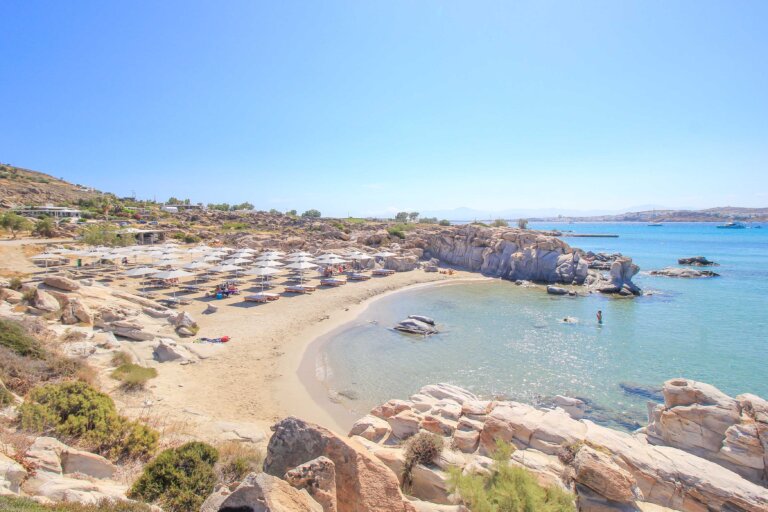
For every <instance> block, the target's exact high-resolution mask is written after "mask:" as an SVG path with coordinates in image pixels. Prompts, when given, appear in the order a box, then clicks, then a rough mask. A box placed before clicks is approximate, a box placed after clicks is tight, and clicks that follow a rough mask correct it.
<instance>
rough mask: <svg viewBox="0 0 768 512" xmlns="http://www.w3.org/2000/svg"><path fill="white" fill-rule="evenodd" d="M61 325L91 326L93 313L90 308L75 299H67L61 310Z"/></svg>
mask: <svg viewBox="0 0 768 512" xmlns="http://www.w3.org/2000/svg"><path fill="white" fill-rule="evenodd" d="M61 323H63V324H66V325H72V324H76V323H84V324H92V323H93V313H91V310H90V308H89V307H88V306H87V305H86V304H85V302H83V301H82V300H80V299H79V298H77V297H68V298H67V301H66V303H65V304H64V306H63V307H62V308H61Z"/></svg>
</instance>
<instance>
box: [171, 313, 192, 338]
mask: <svg viewBox="0 0 768 512" xmlns="http://www.w3.org/2000/svg"><path fill="white" fill-rule="evenodd" d="M168 321H169V322H170V323H171V324H172V325H173V326H174V327H175V328H176V333H177V334H179V335H180V336H194V335H195V334H197V331H198V330H199V327H198V325H197V322H195V320H194V319H193V318H192V316H191V315H190V314H189V313H187V312H186V311H180V312H179V314H177V315H175V316H170V317H168Z"/></svg>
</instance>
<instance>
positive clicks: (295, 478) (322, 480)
mask: <svg viewBox="0 0 768 512" xmlns="http://www.w3.org/2000/svg"><path fill="white" fill-rule="evenodd" d="M285 479H286V481H287V482H288V483H289V484H291V485H292V486H294V487H295V488H297V489H306V490H307V492H308V493H309V495H310V496H312V498H314V499H315V501H317V502H318V503H319V504H320V506H322V507H323V512H336V508H337V507H336V465H335V464H334V463H333V461H332V460H331V459H329V458H327V457H323V456H320V457H318V458H316V459H313V460H311V461H309V462H305V463H304V464H302V465H301V466H296V467H295V468H293V469H292V470H290V471H288V472H287V473H286V474H285Z"/></svg>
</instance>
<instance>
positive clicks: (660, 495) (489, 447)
mask: <svg viewBox="0 0 768 512" xmlns="http://www.w3.org/2000/svg"><path fill="white" fill-rule="evenodd" d="M663 396H664V404H662V405H655V404H651V405H649V409H650V410H649V414H650V422H649V424H648V426H647V427H645V428H643V429H640V430H639V431H637V432H635V433H632V434H628V433H624V432H619V431H615V430H611V429H608V428H606V427H602V426H600V425H597V424H595V423H593V422H591V421H588V420H577V419H574V418H573V417H571V415H569V414H568V412H566V410H567V409H568V407H567V404H565V408H562V407H561V408H555V409H551V410H542V409H536V408H534V407H532V406H529V405H526V404H522V403H518V402H503V401H501V402H497V401H488V400H480V399H478V397H477V396H475V395H474V394H472V393H470V392H468V391H466V390H464V389H461V388H457V387H455V386H451V385H447V384H439V385H430V386H425V387H424V388H422V389H421V390H420V391H419V393H417V394H415V395H413V396H411V397H410V399H408V400H390V401H389V402H386V403H385V404H382V405H380V406H378V407H376V408H375V409H373V410H372V411H371V412H370V414H368V415H367V416H365V417H363V418H361V419H360V420H359V421H358V422H357V423H356V424H355V425H354V426H353V427H352V429H351V431H350V436H351V438H352V439H353V440H355V441H357V442H358V443H360V444H361V445H362V446H365V447H366V449H367V450H368V451H369V452H370V453H372V454H373V455H374V456H375V457H376V458H377V459H379V460H380V461H381V462H383V463H384V464H385V465H386V466H387V467H388V468H390V469H391V470H392V472H393V473H394V474H395V475H400V474H401V473H402V468H403V464H404V452H403V449H402V443H403V442H404V441H406V440H407V439H409V438H410V437H412V436H414V435H416V434H417V433H418V432H420V431H428V432H432V433H435V434H437V435H439V436H441V437H444V438H445V440H446V443H445V446H447V447H450V448H446V449H444V450H443V452H442V453H441V455H440V457H439V458H438V459H437V460H435V462H434V464H429V465H420V466H418V467H417V468H416V469H415V470H414V471H413V485H412V487H411V494H412V495H413V496H414V497H416V498H419V499H422V500H426V501H431V502H435V503H441V504H451V503H456V502H457V496H455V495H452V494H451V493H450V491H449V486H448V472H447V470H448V469H449V468H450V467H452V466H458V467H460V468H462V471H464V472H483V471H487V470H488V468H489V467H490V466H491V464H492V461H491V459H490V458H489V455H490V454H491V453H492V451H493V450H494V448H495V446H496V442H497V441H498V440H502V441H504V442H508V443H512V444H513V445H514V446H515V448H516V450H515V451H514V453H513V454H512V462H513V463H514V464H517V465H519V466H522V467H525V468H527V469H528V470H530V471H532V472H534V473H535V474H536V475H537V477H538V478H539V480H540V482H542V483H544V484H547V485H558V486H562V487H564V488H566V489H571V490H573V491H575V493H576V495H577V499H578V505H579V509H580V510H585V511H593V510H594V511H598V510H600V511H603V510H622V511H624V510H626V511H629V510H680V511H686V512H688V511H690V512H703V511H712V510H717V511H735V510H743V511H747V510H748V511H766V510H768V489H766V482H767V481H768V480H766V467H768V402H766V401H765V400H763V399H761V398H759V397H756V396H754V395H748V394H745V395H739V396H738V397H736V398H732V397H729V396H727V395H725V394H724V393H722V392H720V391H719V390H717V389H716V388H714V387H713V386H710V385H707V384H703V383H699V382H695V381H691V380H687V379H673V380H670V381H668V382H666V383H665V384H664V387H663ZM571 412H572V413H573V411H571ZM652 505H655V506H657V507H665V508H651V506H652ZM340 510H341V509H340Z"/></svg>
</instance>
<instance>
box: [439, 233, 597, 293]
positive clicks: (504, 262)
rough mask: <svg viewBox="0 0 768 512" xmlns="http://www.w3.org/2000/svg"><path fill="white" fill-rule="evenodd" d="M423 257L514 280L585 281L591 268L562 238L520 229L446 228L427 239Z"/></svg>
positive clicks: (547, 281) (578, 282)
mask: <svg viewBox="0 0 768 512" xmlns="http://www.w3.org/2000/svg"><path fill="white" fill-rule="evenodd" d="M424 256H425V257H426V258H431V257H436V258H438V259H440V260H441V261H443V262H445V263H448V264H450V265H457V266H460V267H464V268H466V269H467V270H470V271H473V272H482V273H484V274H488V275H494V276H498V277H502V278H504V279H509V280H511V281H515V280H518V279H523V280H530V281H539V282H545V283H569V284H570V283H575V284H582V283H583V282H584V281H585V279H586V278H587V273H588V270H589V269H588V264H587V262H586V260H583V259H582V257H581V256H582V253H581V252H580V251H574V250H573V249H571V247H570V246H568V244H566V243H565V242H563V241H562V240H560V239H558V238H554V237H551V236H545V235H543V234H541V233H537V232H535V231H528V230H521V229H491V228H483V227H478V226H465V227H463V228H460V229H458V230H456V229H450V228H448V229H444V230H441V231H438V232H436V233H434V234H432V235H431V236H427V237H426V238H425V240H424Z"/></svg>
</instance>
